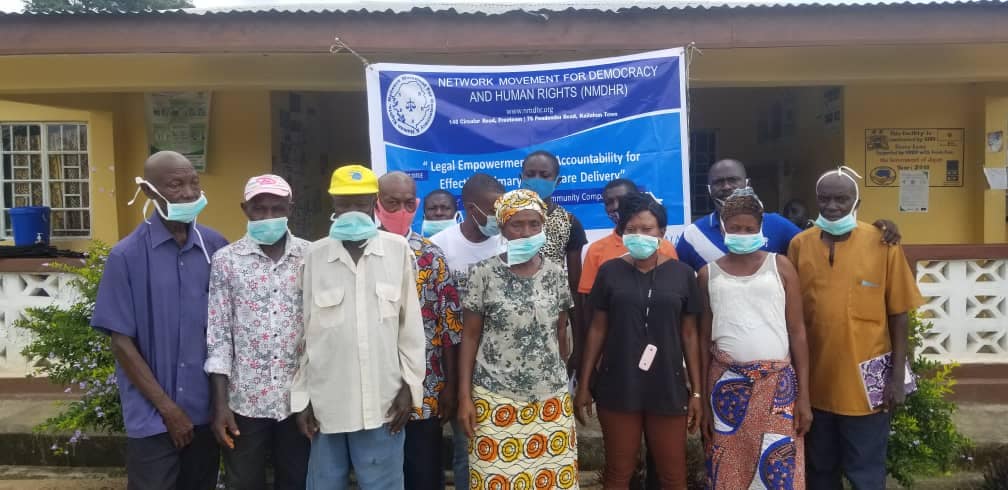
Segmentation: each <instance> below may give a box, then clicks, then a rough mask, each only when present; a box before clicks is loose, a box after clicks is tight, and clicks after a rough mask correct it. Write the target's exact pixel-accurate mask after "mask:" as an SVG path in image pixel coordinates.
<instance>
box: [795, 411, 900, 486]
mask: <svg viewBox="0 0 1008 490" xmlns="http://www.w3.org/2000/svg"><path fill="white" fill-rule="evenodd" d="M889 417H890V414H888V413H885V412H879V413H875V414H872V415H863V416H857V417H855V416H848V415H837V414H835V413H830V412H824V411H822V410H814V409H813V410H812V429H811V430H810V431H809V433H808V435H806V436H805V483H806V485H807V486H808V488H813V489H816V490H819V489H822V490H842V489H843V482H842V481H841V475H843V476H846V477H847V481H849V482H850V483H851V487H853V488H854V489H855V490H876V489H879V488H885V484H886V450H887V449H888V445H889V426H890V425H889V423H890V419H889Z"/></svg>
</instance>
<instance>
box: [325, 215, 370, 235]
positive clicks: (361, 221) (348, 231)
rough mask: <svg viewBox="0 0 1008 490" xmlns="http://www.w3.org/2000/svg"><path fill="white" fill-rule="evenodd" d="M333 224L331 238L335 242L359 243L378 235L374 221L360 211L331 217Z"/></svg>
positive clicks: (330, 231) (330, 228) (330, 230)
mask: <svg viewBox="0 0 1008 490" xmlns="http://www.w3.org/2000/svg"><path fill="white" fill-rule="evenodd" d="M329 219H330V220H332V222H333V224H332V226H330V227H329V238H332V239H333V240H340V241H347V242H359V241H362V240H367V239H369V238H372V237H374V236H375V235H377V234H378V225H377V224H376V223H375V221H374V219H372V218H371V217H370V216H368V215H366V214H364V213H362V212H360V211H350V212H347V213H343V214H341V215H339V216H336V213H333V215H332V216H330V217H329Z"/></svg>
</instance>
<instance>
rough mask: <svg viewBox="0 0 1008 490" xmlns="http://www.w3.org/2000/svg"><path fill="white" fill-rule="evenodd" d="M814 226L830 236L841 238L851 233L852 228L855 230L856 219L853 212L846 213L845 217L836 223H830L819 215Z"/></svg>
mask: <svg viewBox="0 0 1008 490" xmlns="http://www.w3.org/2000/svg"><path fill="white" fill-rule="evenodd" d="M815 224H816V226H818V227H819V228H822V230H823V231H825V232H826V233H829V234H830V235H833V236H843V235H846V234H848V233H850V232H851V231H853V230H854V228H857V217H855V216H854V211H853V210H851V212H849V213H847V216H844V217H843V218H840V219H838V220H836V221H830V220H828V219H826V218H824V217H823V215H821V214H820V215H819V217H818V218H816V220H815Z"/></svg>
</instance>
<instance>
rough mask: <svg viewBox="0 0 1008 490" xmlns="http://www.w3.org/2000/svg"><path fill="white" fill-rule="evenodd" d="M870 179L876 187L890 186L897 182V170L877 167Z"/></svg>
mask: <svg viewBox="0 0 1008 490" xmlns="http://www.w3.org/2000/svg"><path fill="white" fill-rule="evenodd" d="M869 178H870V179H871V181H872V182H873V183H874V184H875V185H890V184H892V183H893V182H896V169H894V168H892V167H875V168H874V169H872V171H871V174H870V175H869Z"/></svg>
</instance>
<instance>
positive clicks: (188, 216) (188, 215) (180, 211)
mask: <svg viewBox="0 0 1008 490" xmlns="http://www.w3.org/2000/svg"><path fill="white" fill-rule="evenodd" d="M136 183H137V185H139V184H147V187H148V188H150V190H152V191H154V193H155V194H157V195H158V196H161V199H164V200H165V203H167V205H168V206H167V207H168V209H167V211H166V210H163V209H161V205H160V204H158V202H157V201H155V200H152V199H148V200H147V203H146V204H144V208H143V215H144V219H146V217H147V206H149V205H150V204H151V203H154V209H157V212H158V214H160V215H161V217H162V218H164V219H165V221H175V222H178V223H192V222H193V221H196V217H197V216H199V214H200V213H201V212H202V211H203V209H204V208H206V206H207V198H206V194H204V193H203V191H200V196H199V198H197V199H196V200H195V201H192V202H168V199H166V198H165V197H164V194H161V192H160V191H158V190H157V188H156V187H154V186H153V185H151V183H150V182H147V181H146V180H144V179H141V178H140V177H137V178H136ZM138 194H140V188H139V187H137V191H136V193H134V194H133V199H132V200H130V202H129V204H133V202H134V201H136V198H137V195H138Z"/></svg>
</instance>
